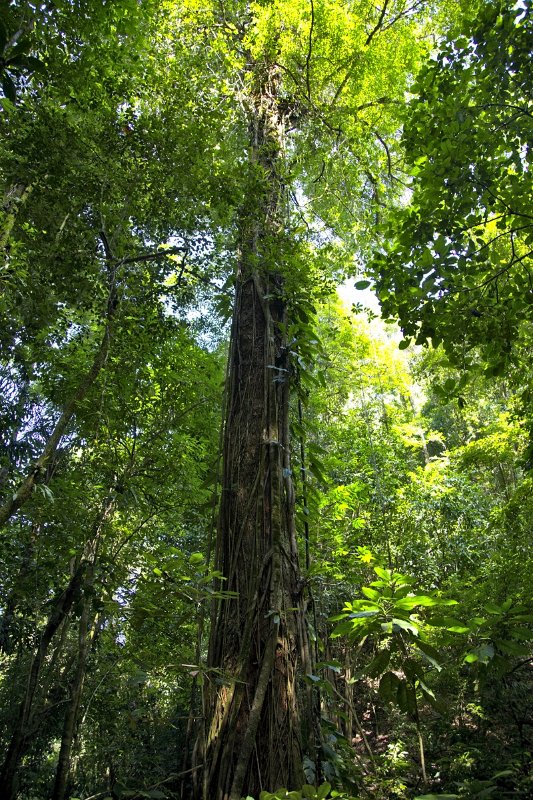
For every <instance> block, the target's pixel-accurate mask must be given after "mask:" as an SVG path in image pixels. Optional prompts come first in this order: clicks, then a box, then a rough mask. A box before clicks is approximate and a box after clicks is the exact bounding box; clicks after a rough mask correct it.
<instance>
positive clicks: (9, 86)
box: [2, 72, 17, 103]
mask: <svg viewBox="0 0 533 800" xmlns="http://www.w3.org/2000/svg"><path fill="white" fill-rule="evenodd" d="M2 89H3V90H4V94H5V96H6V97H7V99H8V100H11V102H12V103H14V102H15V100H16V99H17V90H16V88H15V84H14V83H13V81H12V79H11V78H10V76H9V75H8V74H7V72H4V74H3V76H2Z"/></svg>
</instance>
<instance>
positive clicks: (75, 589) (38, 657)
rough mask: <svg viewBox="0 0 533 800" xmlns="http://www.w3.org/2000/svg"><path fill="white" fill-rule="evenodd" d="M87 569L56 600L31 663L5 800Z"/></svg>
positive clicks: (0, 785)
mask: <svg viewBox="0 0 533 800" xmlns="http://www.w3.org/2000/svg"><path fill="white" fill-rule="evenodd" d="M85 567H86V564H85V563H82V564H81V565H80V566H79V567H78V569H77V570H76V572H75V573H74V575H73V576H72V578H71V579H70V582H69V585H68V586H67V588H66V589H65V590H64V591H63V592H62V593H61V594H60V595H59V597H58V598H57V600H56V603H55V606H54V609H53V611H52V613H51V614H50V616H49V618H48V622H47V624H46V626H45V628H44V630H43V632H42V634H41V637H40V639H39V645H38V647H37V652H36V653H35V655H34V657H33V660H32V663H31V668H30V674H29V677H28V684H27V687H26V693H25V696H24V699H23V701H22V703H21V705H20V710H19V716H18V719H17V722H16V724H15V730H14V732H13V735H12V737H11V742H10V745H9V749H8V751H7V754H6V757H5V760H4V764H3V767H2V772H1V775H0V795H1V797H2V800H12V798H13V797H14V796H15V777H16V772H17V769H18V765H19V762H20V759H21V758H22V756H23V754H24V751H25V748H26V744H27V738H28V732H29V729H30V723H31V719H32V709H33V698H34V695H35V692H36V689H37V685H38V682H39V677H40V674H41V668H42V665H43V662H44V659H45V656H46V653H47V651H48V647H49V645H50V642H51V641H52V639H53V637H54V635H55V633H56V631H57V629H58V628H59V626H60V625H61V623H62V622H63V620H64V619H65V618H66V616H67V615H68V614H69V612H70V609H71V607H72V604H73V602H74V600H75V599H76V597H77V595H78V593H79V592H80V590H81V583H82V578H83V573H84V571H85Z"/></svg>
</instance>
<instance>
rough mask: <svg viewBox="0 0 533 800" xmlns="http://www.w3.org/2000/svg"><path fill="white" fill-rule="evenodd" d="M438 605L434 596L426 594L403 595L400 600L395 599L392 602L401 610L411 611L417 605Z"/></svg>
mask: <svg viewBox="0 0 533 800" xmlns="http://www.w3.org/2000/svg"><path fill="white" fill-rule="evenodd" d="M438 605H440V601H439V600H438V599H437V598H436V597H430V596H429V595H427V594H419V595H415V596H414V597H403V598H402V599H401V600H397V601H396V603H395V604H394V608H400V609H402V611H411V610H412V609H413V608H416V607H417V606H427V607H429V606H438Z"/></svg>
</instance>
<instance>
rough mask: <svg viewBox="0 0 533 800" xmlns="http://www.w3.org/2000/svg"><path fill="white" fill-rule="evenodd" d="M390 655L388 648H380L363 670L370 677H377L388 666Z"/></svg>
mask: <svg viewBox="0 0 533 800" xmlns="http://www.w3.org/2000/svg"><path fill="white" fill-rule="evenodd" d="M390 657H391V652H390V650H381V652H380V653H378V654H377V656H376V657H375V658H373V659H372V661H371V662H370V664H369V665H368V666H367V667H366V668H365V670H364V672H365V674H366V675H368V676H369V677H370V678H377V677H378V676H379V675H381V674H382V673H383V672H384V670H385V669H386V668H387V667H388V665H389V661H390Z"/></svg>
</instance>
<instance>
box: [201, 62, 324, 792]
mask: <svg viewBox="0 0 533 800" xmlns="http://www.w3.org/2000/svg"><path fill="white" fill-rule="evenodd" d="M255 77H256V80H257V83H256V85H257V87H258V88H257V91H256V93H255V95H254V96H253V97H252V98H251V101H250V107H251V111H250V139H251V148H250V162H251V163H250V172H251V184H252V186H253V188H252V189H251V194H250V196H249V198H248V201H249V202H248V204H247V209H246V211H243V212H242V213H241V220H240V223H241V224H240V242H239V259H238V271H237V277H236V297H235V306H234V312H233V322H232V334H231V344H230V356H229V358H230V364H229V378H228V387H227V407H226V418H225V427H224V446H223V486H222V497H221V505H220V517H219V526H218V535H217V552H216V568H217V569H218V570H220V571H221V572H222V574H223V575H224V578H225V580H224V584H223V588H224V589H225V590H229V591H230V592H235V593H236V595H237V596H236V598H235V599H230V600H223V601H221V602H219V604H218V608H217V610H216V613H215V618H214V620H213V624H212V629H211V637H210V644H209V656H208V667H209V668H210V670H211V671H210V672H208V675H209V676H210V681H209V687H208V690H207V692H208V697H207V715H208V720H207V723H208V724H207V727H206V731H205V737H206V738H205V764H206V766H205V770H204V785H203V796H204V799H205V800H240V798H241V796H242V795H243V794H246V793H248V794H250V795H253V796H255V797H257V796H258V795H259V792H260V791H261V790H262V789H268V790H271V791H272V790H274V789H276V788H279V787H280V786H282V785H283V786H286V787H289V788H293V789H294V788H296V787H300V786H301V785H302V784H303V783H305V776H304V772H303V765H302V762H303V746H302V725H303V723H304V719H303V717H305V716H306V711H305V710H304V707H303V705H302V703H300V702H299V691H298V673H300V672H305V671H307V670H308V669H309V664H308V658H309V656H308V653H309V649H308V646H307V637H306V629H305V623H304V620H303V606H302V602H301V583H300V575H299V566H298V551H297V545H296V536H295V524H294V490H293V484H292V477H291V469H290V442H289V379H290V367H289V358H288V355H289V353H288V351H289V348H288V346H287V341H286V334H285V331H286V324H287V308H286V300H285V296H284V290H283V283H284V280H283V265H282V264H280V263H279V259H280V255H279V254H280V252H281V248H280V247H279V242H280V239H281V238H282V237H283V236H284V228H283V222H284V208H283V204H284V201H283V187H282V182H281V180H280V177H279V162H280V157H281V156H280V149H281V146H282V136H283V119H282V117H281V115H280V113H279V110H278V104H277V85H278V78H277V74H276V70H275V69H274V68H273V67H269V66H265V65H264V64H262V65H261V64H259V65H256V74H255ZM303 694H304V696H305V694H306V693H305V692H304V693H303Z"/></svg>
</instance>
